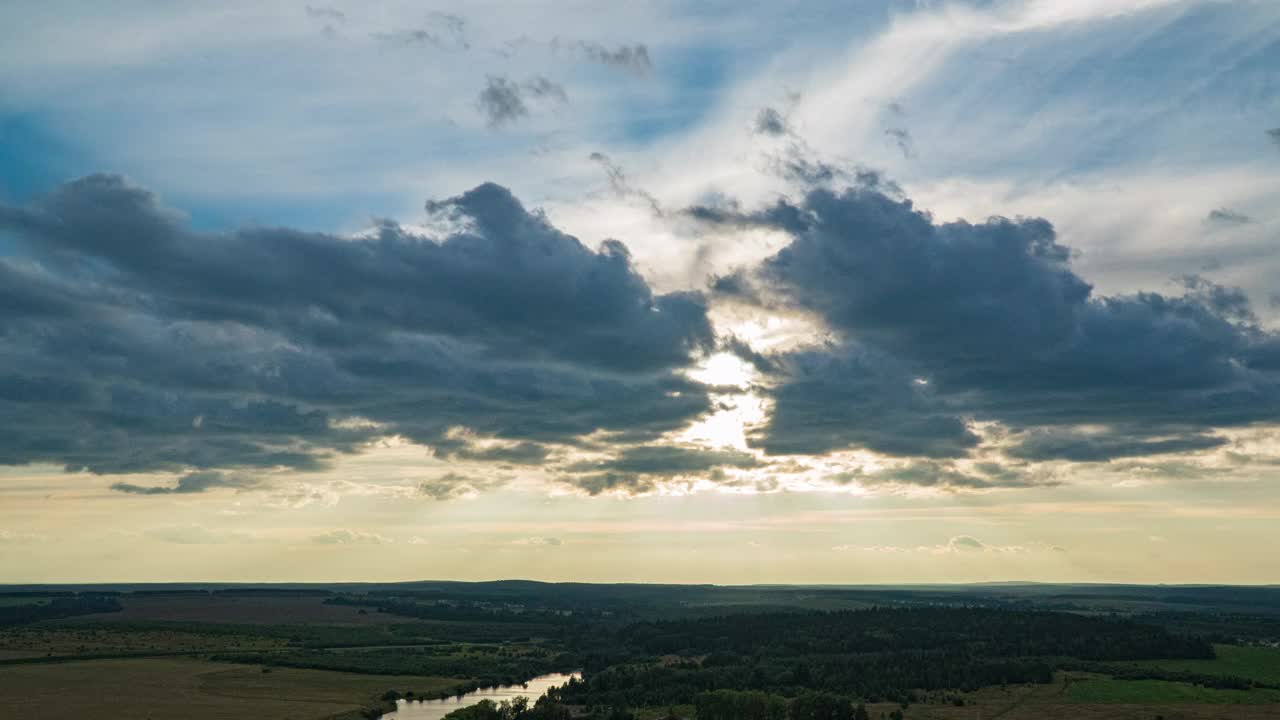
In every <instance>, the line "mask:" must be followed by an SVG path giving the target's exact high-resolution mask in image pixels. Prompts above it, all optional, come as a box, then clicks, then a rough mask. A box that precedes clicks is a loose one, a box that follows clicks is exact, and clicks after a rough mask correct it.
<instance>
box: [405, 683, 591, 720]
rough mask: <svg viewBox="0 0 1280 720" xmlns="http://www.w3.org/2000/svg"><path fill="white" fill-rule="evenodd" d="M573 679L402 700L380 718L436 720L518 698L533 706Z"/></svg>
mask: <svg viewBox="0 0 1280 720" xmlns="http://www.w3.org/2000/svg"><path fill="white" fill-rule="evenodd" d="M576 677H580V675H579V674H578V673H572V674H569V675H565V674H562V673H556V674H554V675H542V676H540V677H536V678H534V679H532V680H530V681H529V682H527V683H525V684H524V685H507V686H505V687H499V688H488V689H486V690H476V691H475V692H470V693H467V694H466V695H463V696H462V697H451V698H449V699H447V700H425V701H423V702H416V701H413V700H401V701H399V702H397V703H396V711H395V712H391V713H387V714H386V715H383V716H382V717H383V718H385V719H388V720H439V719H440V718H442V717H444V716H445V715H448V714H449V713H451V712H453V711H454V710H457V709H458V708H464V707H467V706H468V705H475V704H476V703H478V702H480V701H481V700H492V701H494V702H496V703H500V702H502V701H503V700H512V699H515V698H518V697H520V696H524V697H527V698H529V704H530V705H532V704H533V703H534V702H535V701H536V700H537V699H538V698H540V697H542V695H543V693H545V692H546V691H547V690H548V689H549V688H553V687H556V686H557V685H563V684H565V683H567V682H569V680H570V679H572V678H576Z"/></svg>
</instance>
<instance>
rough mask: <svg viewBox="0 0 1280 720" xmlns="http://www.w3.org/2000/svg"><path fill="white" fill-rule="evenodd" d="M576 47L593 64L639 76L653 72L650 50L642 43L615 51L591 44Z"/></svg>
mask: <svg viewBox="0 0 1280 720" xmlns="http://www.w3.org/2000/svg"><path fill="white" fill-rule="evenodd" d="M576 47H577V49H578V50H579V51H581V52H582V54H583V55H584V56H585V57H586V58H587V59H588V60H590V61H591V62H595V63H599V64H601V65H607V66H609V67H614V68H619V69H621V70H626V71H628V72H630V73H632V74H633V75H638V76H644V75H648V74H649V73H650V72H652V71H653V61H652V60H651V59H650V58H649V48H648V47H646V46H645V45H643V44H641V43H635V44H632V45H619V46H618V47H617V48H615V49H613V50H610V49H609V48H607V47H605V46H604V45H601V44H599V43H591V42H580V43H578V44H577V46H576Z"/></svg>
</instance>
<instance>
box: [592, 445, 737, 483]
mask: <svg viewBox="0 0 1280 720" xmlns="http://www.w3.org/2000/svg"><path fill="white" fill-rule="evenodd" d="M759 464H760V463H759V461H758V460H756V458H755V456H754V455H751V454H750V453H745V452H741V451H739V450H732V449H718V450H710V449H705V448H696V447H684V446H680V445H643V446H638V447H630V448H626V449H625V450H623V451H622V452H621V453H619V454H618V455H617V456H616V457H613V458H610V459H608V460H603V461H599V462H587V463H579V464H576V465H573V466H571V467H570V470H571V471H578V472H581V471H598V470H607V471H612V472H622V473H634V474H637V475H662V476H667V477H670V476H675V475H687V474H690V473H699V472H706V471H708V470H711V469H713V468H718V467H735V468H753V467H757V466H758V465H759Z"/></svg>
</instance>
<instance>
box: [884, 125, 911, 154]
mask: <svg viewBox="0 0 1280 720" xmlns="http://www.w3.org/2000/svg"><path fill="white" fill-rule="evenodd" d="M884 134H885V135H886V136H888V137H889V138H891V139H892V140H893V143H894V144H895V145H897V146H898V149H899V150H901V151H902V157H904V158H907V159H910V158H912V157H914V156H915V144H914V142H913V141H912V139H911V132H910V131H908V130H907V129H906V128H896V127H895V128H888V129H886V130H885V131H884Z"/></svg>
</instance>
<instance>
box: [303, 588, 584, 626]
mask: <svg viewBox="0 0 1280 720" xmlns="http://www.w3.org/2000/svg"><path fill="white" fill-rule="evenodd" d="M324 602H325V604H326V605H346V606H351V607H372V608H376V609H377V611H378V612H380V613H386V614H388V615H398V616H400V617H410V618H416V619H419V620H445V621H451V622H483V623H527V622H529V621H530V620H531V619H536V620H537V621H538V622H550V623H557V622H564V621H566V620H567V619H568V618H569V617H570V616H568V615H561V614H560V613H559V612H558V611H546V610H538V611H529V612H526V611H524V610H519V609H515V608H508V607H497V606H492V605H488V604H483V603H439V602H425V603H424V602H418V601H415V600H405V599H402V598H395V597H377V596H374V595H364V596H349V595H339V596H336V597H331V598H329V599H327V600H325V601H324ZM564 612H569V611H564Z"/></svg>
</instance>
